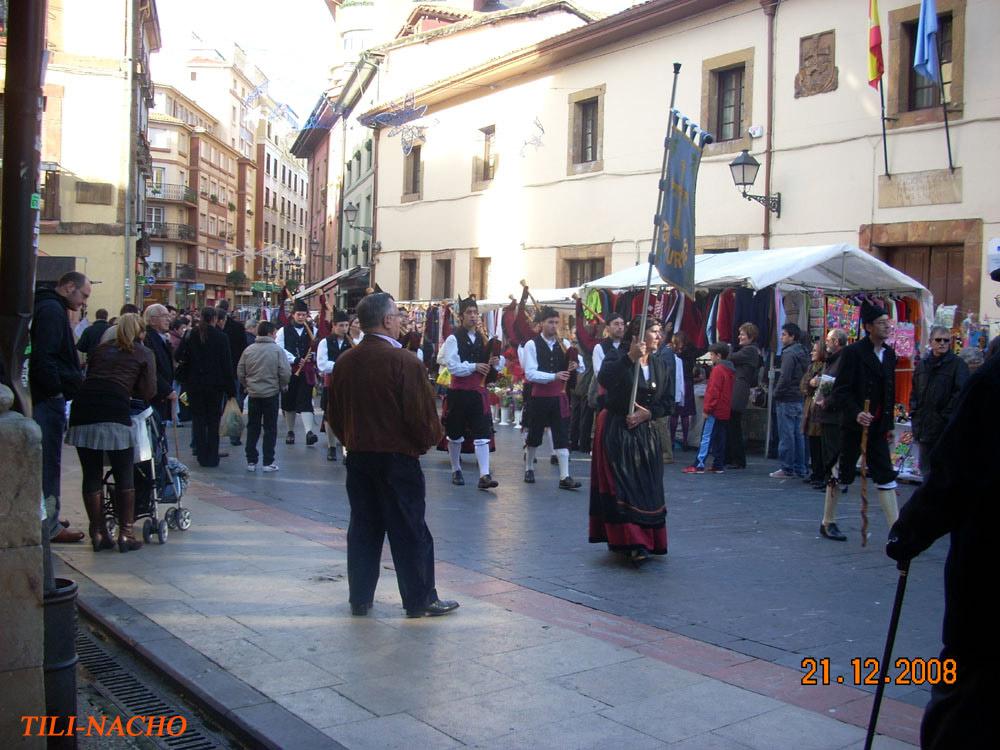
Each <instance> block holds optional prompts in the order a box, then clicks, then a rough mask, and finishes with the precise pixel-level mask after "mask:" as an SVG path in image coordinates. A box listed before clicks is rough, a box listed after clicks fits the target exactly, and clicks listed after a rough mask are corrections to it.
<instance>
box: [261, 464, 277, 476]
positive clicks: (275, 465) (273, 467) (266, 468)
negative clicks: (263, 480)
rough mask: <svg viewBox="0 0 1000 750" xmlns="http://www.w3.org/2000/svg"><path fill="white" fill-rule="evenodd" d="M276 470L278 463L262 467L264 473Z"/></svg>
mask: <svg viewBox="0 0 1000 750" xmlns="http://www.w3.org/2000/svg"><path fill="white" fill-rule="evenodd" d="M277 470H278V464H268V465H267V466H265V467H264V473H265V474H270V473H271V472H272V471H277Z"/></svg>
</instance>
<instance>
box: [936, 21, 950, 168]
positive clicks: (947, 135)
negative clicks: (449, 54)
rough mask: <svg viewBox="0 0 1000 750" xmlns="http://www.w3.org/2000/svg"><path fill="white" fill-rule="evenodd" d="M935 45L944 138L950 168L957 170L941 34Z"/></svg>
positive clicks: (937, 37)
mask: <svg viewBox="0 0 1000 750" xmlns="http://www.w3.org/2000/svg"><path fill="white" fill-rule="evenodd" d="M934 46H935V47H936V48H937V59H938V84H939V86H940V87H941V114H943V115H944V140H945V143H946V144H947V145H948V169H950V170H951V171H952V172H954V171H955V165H954V164H953V163H952V161H951V130H950V129H949V127H948V101H947V100H946V99H945V96H944V64H943V63H942V62H941V35H940V34H935V35H934Z"/></svg>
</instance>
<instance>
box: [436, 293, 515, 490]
mask: <svg viewBox="0 0 1000 750" xmlns="http://www.w3.org/2000/svg"><path fill="white" fill-rule="evenodd" d="M458 314H459V318H460V319H461V322H462V325H461V327H460V328H457V329H455V331H454V332H453V333H452V334H451V335H450V336H448V338H446V339H445V340H444V343H443V344H442V345H441V353H440V354H439V355H438V359H439V360H440V361H441V362H442V363H444V365H445V367H447V368H448V372H450V373H451V385H449V386H448V415H447V417H446V424H445V431H446V432H447V434H448V456H449V458H450V459H451V483H452V484H458V485H463V484H465V478H464V477H463V476H462V463H461V460H462V443H463V442H465V435H466V433H467V432H468V433H469V434H471V435H472V441H473V444H474V445H475V450H476V462H477V463H478V464H479V483H478V488H479V489H481V490H490V489H493V488H494V487H496V486H497V485H498V484H499V483H498V482H497V480H495V479H494V478H493V477H492V475H491V474H490V437H491V436H492V434H493V418H492V416H491V414H490V407H489V400H488V397H487V393H486V379H487V376H488V375H489V374H490V370H491V369H492V370H499V369H501V368H502V367H503V362H502V359H501V358H500V357H491V356H489V353H488V351H487V348H486V340H485V339H484V338H483V335H482V334H481V333H480V332H479V331H478V330H477V329H478V328H479V306H478V304H477V303H476V298H475V297H469V298H468V299H463V300H459V307H458Z"/></svg>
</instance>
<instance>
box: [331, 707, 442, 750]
mask: <svg viewBox="0 0 1000 750" xmlns="http://www.w3.org/2000/svg"><path fill="white" fill-rule="evenodd" d="M325 732H326V734H327V735H329V736H330V737H333V738H334V739H335V740H337V741H338V742H339V743H340V744H342V745H343V746H344V747H346V748H349V749H350V750H414V749H415V748H447V747H458V746H459V745H460V743H459V742H458V741H457V740H455V739H454V738H453V737H449V736H447V735H446V734H442V733H441V732H439V731H438V730H436V729H434V728H433V727H430V726H428V725H427V724H424V723H423V722H422V721H419V720H418V719H415V718H413V717H412V716H410V715H409V714H395V715H393V716H381V717H378V718H376V719H369V720H368V721H358V722H355V723H353V724H343V725H340V726H335V727H329V728H327V729H326V730H325Z"/></svg>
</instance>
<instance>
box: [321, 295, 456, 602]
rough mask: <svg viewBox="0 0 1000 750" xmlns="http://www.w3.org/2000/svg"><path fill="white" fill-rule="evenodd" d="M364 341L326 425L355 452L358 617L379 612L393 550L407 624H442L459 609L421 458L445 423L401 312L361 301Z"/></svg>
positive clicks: (342, 362) (351, 535) (345, 362)
mask: <svg viewBox="0 0 1000 750" xmlns="http://www.w3.org/2000/svg"><path fill="white" fill-rule="evenodd" d="M357 313H358V320H359V322H360V323H361V330H363V331H364V333H365V337H364V339H362V341H361V343H360V344H359V345H358V346H355V347H352V348H351V349H349V350H348V351H346V352H345V353H344V354H342V355H341V356H340V357H339V358H338V359H337V367H336V369H334V371H333V378H332V382H331V388H330V399H329V403H328V406H327V408H328V414H327V420H328V423H329V425H330V426H331V428H332V429H333V431H334V433H335V434H336V435H337V437H338V438H340V441H341V442H342V443H343V444H344V447H345V448H346V449H347V458H346V460H345V462H344V463H345V465H346V467H347V496H348V499H349V500H350V503H351V522H350V526H349V527H348V530H347V578H348V585H349V587H350V600H351V613H352V614H354V615H365V614H367V613H368V610H369V609H371V607H372V603H373V600H374V596H375V586H376V584H377V583H378V577H379V568H380V567H381V562H380V561H381V557H382V542H383V540H384V539H385V536H386V534H388V535H389V548H390V549H391V551H392V559H393V563H394V564H395V567H396V579H397V582H398V584H399V593H400V595H401V597H402V599H403V607H404V609H406V616H407V617H423V616H424V615H431V616H436V615H444V614H448V613H449V612H451V611H453V610H455V609H456V608H457V607H458V602H453V601H442V600H440V599H438V595H437V590H436V589H435V587H434V539H433V537H432V536H431V532H430V530H429V529H428V528H427V524H426V523H425V521H424V509H425V505H424V474H423V471H422V470H421V468H420V456H421V455H422V454H423V453H425V452H426V451H427V449H428V448H430V447H431V446H433V445H436V444H437V443H438V442H439V441H440V440H441V435H442V431H441V420H440V419H439V418H438V415H437V410H436V409H435V406H434V395H433V393H432V391H431V388H430V383H429V382H428V380H427V375H426V371H425V370H424V366H423V364H421V362H420V360H419V359H417V358H416V357H414V356H413V354H412V353H411V352H408V351H406V350H404V349H403V348H402V347H401V346H400V344H399V341H398V339H399V329H400V320H399V310H398V309H397V308H396V303H395V301H394V300H393V298H392V297H391V296H390V295H388V294H385V293H383V292H379V293H376V294H370V295H368V296H367V297H365V298H364V299H363V300H361V302H360V304H359V305H358V309H357Z"/></svg>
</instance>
